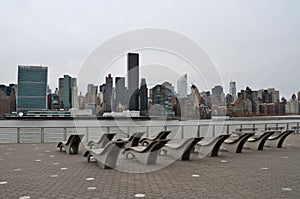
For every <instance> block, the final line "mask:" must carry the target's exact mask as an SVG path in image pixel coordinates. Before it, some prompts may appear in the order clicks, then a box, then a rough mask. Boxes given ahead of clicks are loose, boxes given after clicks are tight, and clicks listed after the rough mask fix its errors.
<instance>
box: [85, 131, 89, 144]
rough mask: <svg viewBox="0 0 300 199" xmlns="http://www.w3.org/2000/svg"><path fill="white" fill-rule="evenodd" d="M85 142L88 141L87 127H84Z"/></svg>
mask: <svg viewBox="0 0 300 199" xmlns="http://www.w3.org/2000/svg"><path fill="white" fill-rule="evenodd" d="M85 136H86V137H85V140H86V141H87V142H88V141H89V127H85Z"/></svg>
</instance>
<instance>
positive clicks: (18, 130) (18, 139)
mask: <svg viewBox="0 0 300 199" xmlns="http://www.w3.org/2000/svg"><path fill="white" fill-rule="evenodd" d="M17 143H20V128H17Z"/></svg>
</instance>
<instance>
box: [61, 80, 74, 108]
mask: <svg viewBox="0 0 300 199" xmlns="http://www.w3.org/2000/svg"><path fill="white" fill-rule="evenodd" d="M58 87H59V91H58V93H59V101H60V104H61V108H64V109H65V110H69V109H70V108H78V99H77V97H78V88H77V79H76V78H72V77H71V76H69V75H64V77H63V78H59V80H58Z"/></svg>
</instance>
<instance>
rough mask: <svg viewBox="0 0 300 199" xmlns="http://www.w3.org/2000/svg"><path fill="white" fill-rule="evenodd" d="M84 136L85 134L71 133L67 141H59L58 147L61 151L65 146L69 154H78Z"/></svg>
mask: <svg viewBox="0 0 300 199" xmlns="http://www.w3.org/2000/svg"><path fill="white" fill-rule="evenodd" d="M83 136H84V135H83V134H71V135H70V136H69V138H68V140H67V141H61V142H59V143H58V144H57V148H59V150H60V151H62V148H64V149H65V152H66V153H67V154H78V149H79V144H80V142H81V139H82V138H83Z"/></svg>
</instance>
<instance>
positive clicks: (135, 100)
mask: <svg viewBox="0 0 300 199" xmlns="http://www.w3.org/2000/svg"><path fill="white" fill-rule="evenodd" d="M127 74H128V78H127V81H128V102H129V106H128V109H129V110H130V111H138V110H139V54H137V53H128V54H127Z"/></svg>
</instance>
